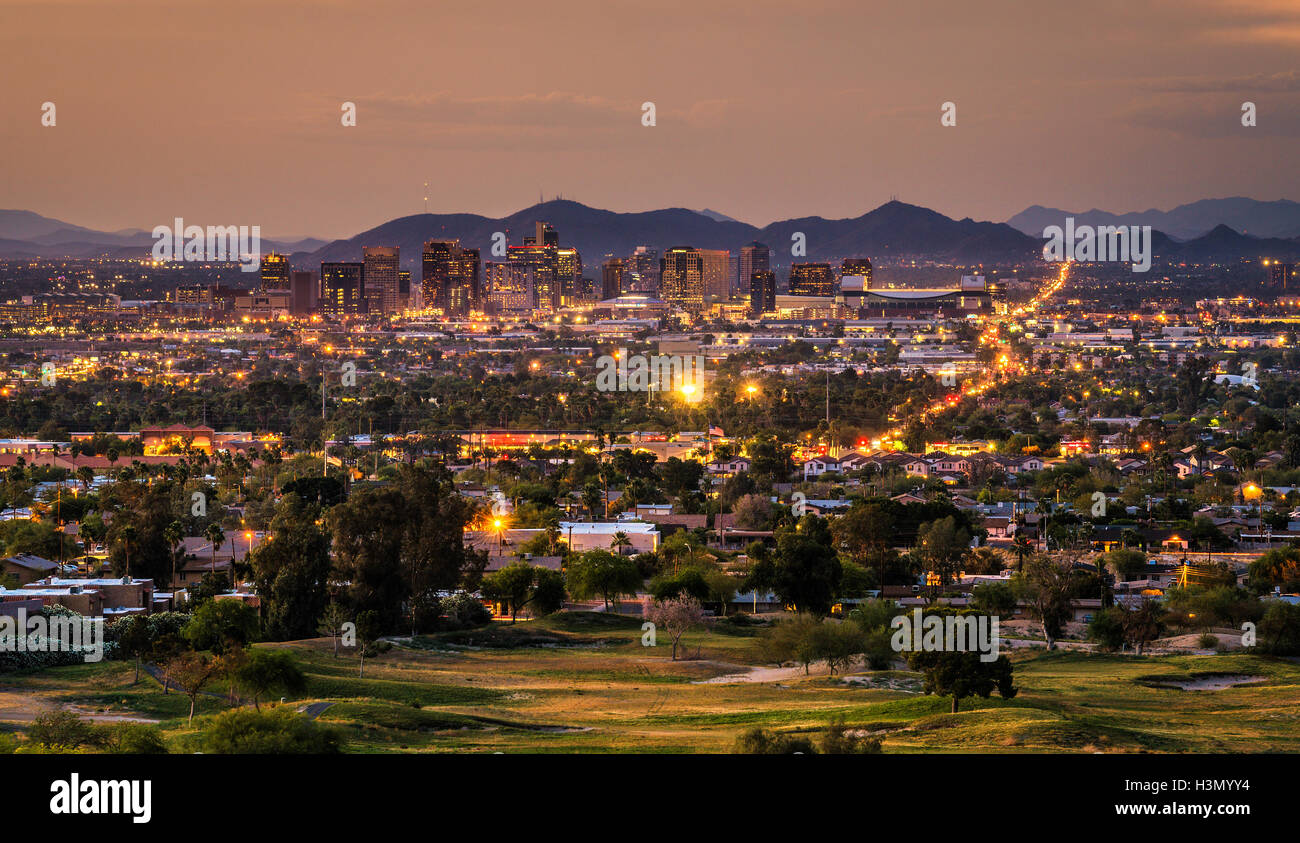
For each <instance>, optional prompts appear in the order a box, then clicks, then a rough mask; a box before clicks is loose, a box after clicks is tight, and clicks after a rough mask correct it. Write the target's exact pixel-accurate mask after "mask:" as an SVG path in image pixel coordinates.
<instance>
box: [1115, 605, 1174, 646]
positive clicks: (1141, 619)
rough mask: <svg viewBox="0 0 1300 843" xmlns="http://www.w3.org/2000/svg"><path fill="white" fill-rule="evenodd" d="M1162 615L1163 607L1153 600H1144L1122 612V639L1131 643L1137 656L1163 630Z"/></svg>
mask: <svg viewBox="0 0 1300 843" xmlns="http://www.w3.org/2000/svg"><path fill="white" fill-rule="evenodd" d="M1164 617H1165V608H1164V607H1163V606H1161V605H1160V604H1159V603H1157V602H1155V601H1154V600H1144V601H1142V605H1140V606H1138V607H1137V608H1136V609H1130V610H1129V611H1127V612H1125V613H1124V620H1123V627H1124V640H1125V641H1127V642H1128V643H1129V644H1131V645H1133V649H1134V650H1135V651H1136V652H1137V654H1138V655H1139V656H1140V655H1142V650H1143V648H1144V647H1146V645H1147V644H1150V643H1151V642H1152V641H1154V640H1156V639H1157V638H1159V637H1160V635H1161V633H1162V632H1163V631H1164V627H1165V623H1164Z"/></svg>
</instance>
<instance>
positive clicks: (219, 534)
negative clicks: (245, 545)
mask: <svg viewBox="0 0 1300 843" xmlns="http://www.w3.org/2000/svg"><path fill="white" fill-rule="evenodd" d="M203 536H204V538H206V539H207V540H208V541H209V542H211V543H212V573H214V574H215V573H216V572H217V551H218V550H220V549H221V546H222V545H223V544H225V543H226V531H225V530H223V529H221V525H220V524H218V523H217V522H215V521H213V522H212V523H211V524H209V525H208V529H207V530H205V531H204V532H203Z"/></svg>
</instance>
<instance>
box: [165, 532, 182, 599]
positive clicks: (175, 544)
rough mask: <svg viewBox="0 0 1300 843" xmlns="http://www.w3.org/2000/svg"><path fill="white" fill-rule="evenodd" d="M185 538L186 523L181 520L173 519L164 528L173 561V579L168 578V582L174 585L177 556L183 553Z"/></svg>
mask: <svg viewBox="0 0 1300 843" xmlns="http://www.w3.org/2000/svg"><path fill="white" fill-rule="evenodd" d="M184 538H185V525H183V524H181V522H179V521H172V522H171V523H170V524H168V525H167V528H166V529H165V530H163V539H165V540H166V542H167V549H168V550H169V551H170V553H169V555H170V557H171V563H172V570H171V579H170V580H168V583H169V584H171V585H173V586H174V585H175V583H176V562H177V557H179V556H180V555H181V554H182V553H183V548H182V547H181V542H182V541H183V540H184Z"/></svg>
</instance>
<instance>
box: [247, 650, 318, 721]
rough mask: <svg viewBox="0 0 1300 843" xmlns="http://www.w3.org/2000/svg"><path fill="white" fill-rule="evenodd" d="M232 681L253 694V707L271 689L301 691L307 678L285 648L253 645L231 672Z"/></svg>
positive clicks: (305, 684) (299, 692) (255, 706)
mask: <svg viewBox="0 0 1300 843" xmlns="http://www.w3.org/2000/svg"><path fill="white" fill-rule="evenodd" d="M235 681H236V682H237V683H238V684H239V687H241V688H244V689H245V690H247V691H249V692H250V693H251V694H252V695H253V707H254V708H256V709H258V710H260V709H261V706H260V705H259V703H258V700H259V699H260V698H261V697H262V696H264V695H266V694H268V693H270V692H271V691H272V690H282V691H285V692H287V693H290V694H301V693H303V692H304V691H306V690H307V678H306V677H305V676H304V675H303V672H302V671H301V670H299V668H298V663H297V662H295V661H294V660H293V656H292V655H290V654H289V652H288V651H287V650H265V649H261V648H258V649H254V650H253V651H252V652H250V653H249V654H248V659H247V660H246V661H245V662H244V664H243V665H241V666H240V668H239V670H238V671H237V672H236V674H235Z"/></svg>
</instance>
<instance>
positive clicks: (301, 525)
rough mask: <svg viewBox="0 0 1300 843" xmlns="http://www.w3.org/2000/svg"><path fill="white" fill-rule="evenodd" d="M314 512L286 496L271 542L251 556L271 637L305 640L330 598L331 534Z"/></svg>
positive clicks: (300, 502) (295, 498)
mask: <svg viewBox="0 0 1300 843" xmlns="http://www.w3.org/2000/svg"><path fill="white" fill-rule="evenodd" d="M316 515H317V512H316V508H315V507H313V506H307V505H304V504H303V503H302V501H301V500H300V499H299V498H298V496H297V495H286V496H285V498H284V500H283V501H282V502H281V504H280V506H279V507H278V508H277V510H276V515H275V518H274V520H273V521H272V522H271V534H272V538H270V539H268V540H267V541H264V542H263V543H262V544H261V545H260V546H258V548H257V550H256V551H255V552H254V553H253V557H252V568H253V583H254V585H255V586H256V588H257V593H258V595H259V596H260V597H261V599H262V607H263V612H264V614H265V619H266V634H267V637H268V638H269V639H271V640H274V641H284V640H289V639H297V638H306V637H307V636H309V635H310V634H311V633H312V630H313V627H314V625H315V622H316V619H317V618H318V617H320V614H321V612H322V611H324V608H325V602H326V600H328V598H329V594H328V587H329V573H330V555H329V545H330V537H329V534H328V533H326V532H325V531H324V530H322V529H321V528H320V527H319V526H317V524H316Z"/></svg>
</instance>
